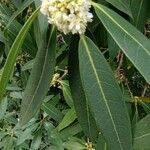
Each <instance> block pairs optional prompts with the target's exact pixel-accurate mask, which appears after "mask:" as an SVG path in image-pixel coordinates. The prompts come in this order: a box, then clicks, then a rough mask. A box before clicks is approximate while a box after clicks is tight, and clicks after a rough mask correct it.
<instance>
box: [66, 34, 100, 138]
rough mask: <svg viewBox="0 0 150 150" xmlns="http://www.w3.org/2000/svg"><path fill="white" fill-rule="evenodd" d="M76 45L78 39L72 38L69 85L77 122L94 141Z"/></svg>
mask: <svg viewBox="0 0 150 150" xmlns="http://www.w3.org/2000/svg"><path fill="white" fill-rule="evenodd" d="M78 43H79V37H78V36H74V37H72V40H71V45H70V54H69V84H70V88H71V94H72V98H73V102H74V107H75V110H76V114H77V118H78V121H79V123H80V125H81V127H82V129H83V131H84V133H85V135H86V136H87V138H89V139H90V140H92V141H95V140H96V138H97V136H98V129H97V126H96V123H95V120H94V119H93V116H92V114H91V111H90V108H89V103H88V100H87V98H86V96H85V93H84V90H83V87H82V84H81V78H80V73H79V61H78Z"/></svg>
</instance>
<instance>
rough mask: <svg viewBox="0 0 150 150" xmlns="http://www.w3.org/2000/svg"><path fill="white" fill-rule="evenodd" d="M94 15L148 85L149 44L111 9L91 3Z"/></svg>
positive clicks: (149, 73)
mask: <svg viewBox="0 0 150 150" xmlns="http://www.w3.org/2000/svg"><path fill="white" fill-rule="evenodd" d="M93 6H94V7H95V10H96V14H97V16H98V17H99V19H100V20H101V21H102V23H103V24H104V26H105V28H106V29H107V31H108V32H109V33H110V35H111V36H112V38H113V39H114V41H115V42H116V43H117V44H118V46H119V47H120V48H121V50H122V51H123V52H124V53H125V54H126V56H127V57H128V58H129V59H130V61H131V62H132V63H133V65H134V66H135V67H136V68H137V69H138V70H139V72H140V73H141V74H142V75H143V77H144V78H145V79H146V81H147V82H148V83H150V69H147V66H150V42H149V40H148V39H147V38H146V37H145V36H144V35H143V34H142V33H141V32H139V31H138V30H137V29H136V28H135V27H134V26H133V25H131V24H130V23H129V22H127V21H126V20H125V19H123V18H122V17H121V16H119V15H118V14H117V13H115V12H114V11H112V10H111V9H109V8H107V7H105V6H103V5H100V4H96V3H93Z"/></svg>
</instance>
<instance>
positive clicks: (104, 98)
mask: <svg viewBox="0 0 150 150" xmlns="http://www.w3.org/2000/svg"><path fill="white" fill-rule="evenodd" d="M82 40H83V43H84V45H85V49H86V52H87V54H88V57H89V60H90V62H91V66H92V68H93V71H94V74H95V77H96V80H97V83H98V86H99V89H100V91H101V93H102V96H103V100H104V103H105V105H106V108H107V110H108V113H109V116H110V118H111V121H112V124H113V127H114V131H115V133H116V136H117V139H118V142H119V146H120V148H121V150H123V148H122V145H121V141H120V139H119V134H118V132H117V129H116V126H115V122H114V120H113V116H112V115H111V111H110V108H109V104H108V103H107V99H106V97H105V94H104V91H103V88H102V86H101V84H100V83H101V81H100V79H99V77H98V74H97V72H96V69H95V65H94V62H93V60H92V58H91V55H90V52H89V51H88V45H87V44H86V41H85V39H84V38H83V37H82Z"/></svg>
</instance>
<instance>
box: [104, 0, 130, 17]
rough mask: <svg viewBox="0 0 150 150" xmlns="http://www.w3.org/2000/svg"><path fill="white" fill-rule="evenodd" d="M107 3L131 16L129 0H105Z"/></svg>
mask: <svg viewBox="0 0 150 150" xmlns="http://www.w3.org/2000/svg"><path fill="white" fill-rule="evenodd" d="M106 1H107V2H108V3H110V4H112V5H113V6H114V7H116V8H117V9H119V10H121V11H122V12H124V13H126V14H128V15H129V16H130V17H131V18H132V12H131V8H130V0H106Z"/></svg>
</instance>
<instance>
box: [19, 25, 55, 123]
mask: <svg viewBox="0 0 150 150" xmlns="http://www.w3.org/2000/svg"><path fill="white" fill-rule="evenodd" d="M44 35H46V34H44ZM55 48H56V29H55V27H52V29H51V31H50V34H49V36H48V42H46V36H44V37H43V39H42V40H41V47H40V48H39V51H38V53H37V56H36V58H35V63H34V65H33V69H32V71H31V75H30V78H29V80H28V83H27V87H26V89H25V93H24V97H23V100H22V106H21V117H20V120H21V122H20V124H21V125H24V124H26V123H27V122H28V121H29V120H30V119H31V118H32V117H34V115H35V114H36V113H37V111H38V110H39V108H40V106H41V103H42V100H43V99H44V97H45V95H46V93H47V91H48V88H49V85H50V84H49V81H50V80H51V79H52V76H53V73H54V68H55V53H56V52H55Z"/></svg>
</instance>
